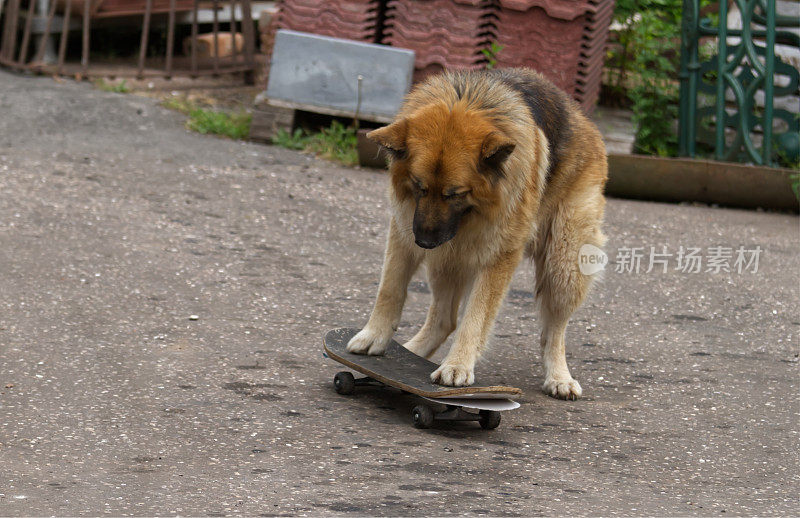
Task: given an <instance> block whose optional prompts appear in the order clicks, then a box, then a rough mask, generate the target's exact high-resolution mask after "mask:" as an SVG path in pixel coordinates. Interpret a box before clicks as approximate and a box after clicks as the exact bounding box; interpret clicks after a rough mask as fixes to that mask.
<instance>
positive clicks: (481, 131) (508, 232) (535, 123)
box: [348, 69, 607, 398]
mask: <svg viewBox="0 0 800 518" xmlns="http://www.w3.org/2000/svg"><path fill="white" fill-rule="evenodd" d="M368 137H369V138H371V139H373V140H375V141H377V142H378V143H379V144H381V145H382V146H383V147H385V148H386V149H388V150H389V151H390V152H391V155H392V160H391V165H390V174H391V188H390V196H391V200H392V208H393V213H392V219H391V222H390V228H389V240H388V244H387V248H386V257H385V261H384V267H383V274H382V277H381V284H380V288H379V290H378V298H377V301H376V303H375V307H374V309H373V311H372V315H371V316H370V320H369V322H368V323H367V325H366V326H365V327H364V329H363V330H362V331H361V332H360V333H359V334H358V335H356V336H355V337H354V338H353V339H352V340H351V341H350V343H349V345H348V349H349V350H350V351H351V352H357V353H365V354H381V353H383V351H384V350H385V347H386V344H387V343H388V341H389V340H390V338H391V336H392V334H393V333H394V331H395V329H396V328H397V324H398V322H399V320H400V314H401V312H402V308H403V304H404V302H405V296H406V288H407V286H408V282H409V281H410V279H411V276H412V275H413V274H414V272H415V271H416V270H417V268H418V267H419V266H420V265H421V264H425V267H426V269H427V273H428V279H429V284H430V286H431V291H432V295H433V301H432V303H431V307H430V309H429V311H428V316H427V319H426V321H425V324H424V325H423V326H422V329H420V331H419V332H418V333H417V334H416V335H415V336H414V337H413V338H412V339H411V340H409V342H407V343H406V344H405V346H406V347H407V348H408V349H410V350H411V351H413V352H415V353H417V354H419V355H421V356H425V357H430V356H432V355H433V354H434V353H435V352H436V350H437V349H438V348H439V346H440V345H441V344H442V343H443V342H444V341H445V340H446V339H447V337H448V336H449V335H450V334H451V333H452V332H453V331H455V337H454V340H453V345H452V346H451V348H450V351H449V353H448V354H447V356H446V357H445V359H444V360H443V362H442V364H441V366H440V367H439V368H438V369H437V370H436V371H435V372H433V373H432V374H431V378H432V380H433V381H435V382H437V383H441V384H443V385H455V386H462V385H469V384H471V383H473V381H474V367H475V362H476V361H477V359H478V357H479V356H480V354H481V352H482V351H483V349H484V348H485V346H486V342H487V340H488V337H489V335H490V331H491V328H492V325H493V323H494V320H495V318H496V316H497V312H498V310H499V308H500V305H501V303H502V300H503V298H504V297H505V294H506V292H507V290H508V285H509V283H510V281H511V276H512V275H513V273H514V270H515V269H516V267H517V265H518V264H519V262H520V261H521V260H522V258H523V257H524V256H529V257H532V258H533V261H534V263H535V266H536V296H537V299H538V302H539V306H540V310H541V313H542V322H543V329H542V338H541V346H542V354H543V363H544V374H545V380H544V384H543V389H544V391H545V392H547V393H548V394H550V395H552V396H554V397H559V398H576V397H578V396H580V395H581V387H580V385H579V384H578V382H577V381H575V380H574V379H573V378H572V376H571V375H570V372H569V369H568V367H567V363H566V358H565V345H564V333H565V329H566V325H567V322H568V320H569V317H570V315H571V314H572V312H573V311H574V310H575V309H576V308H577V307H578V306H579V305H580V304H581V303H582V302H583V300H584V299H585V297H586V294H587V292H588V290H589V287H590V285H591V284H592V280H593V279H592V277H591V276H587V275H583V274H582V273H581V272H580V271H579V269H578V251H579V249H580V247H581V246H582V245H584V244H592V245H595V246H598V247H601V246H602V245H603V243H604V241H605V237H604V236H603V234H602V232H601V230H600V227H601V224H602V219H603V208H604V205H605V200H604V198H603V187H604V185H605V182H606V178H607V165H606V154H605V147H604V145H603V142H602V139H601V137H600V134H599V132H598V131H597V128H595V126H594V125H593V124H592V123H591V122H590V121H589V120H588V119H587V118H586V117H585V116H584V115H583V113H582V112H581V109H580V108H579V107H578V105H577V104H576V103H575V102H574V101H573V100H571V99H570V98H569V97H568V96H567V95H566V94H565V93H563V92H562V91H560V90H559V89H558V88H556V87H555V86H554V85H553V84H552V83H550V82H549V81H547V80H546V79H544V78H543V77H542V76H540V75H539V74H537V73H535V72H533V71H531V70H527V69H503V70H493V71H475V72H462V73H446V74H443V75H440V76H435V77H433V78H430V79H428V80H427V81H426V82H424V83H423V84H421V85H419V86H418V87H416V88H415V89H414V90H413V91H412V92H411V93H410V94H409V95H408V97H407V98H406V102H405V103H404V105H403V107H402V108H401V110H400V112H399V113H398V114H397V117H396V118H395V121H394V122H393V123H392V124H391V125H389V126H386V127H384V128H380V129H378V130H375V131H372V132H371V133H370V134H369V135H368ZM462 300H463V301H465V307H464V313H463V317H462V319H461V322H460V323H458V322H457V320H458V310H459V307H460V306H461V302H462Z"/></svg>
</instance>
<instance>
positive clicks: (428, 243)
mask: <svg viewBox="0 0 800 518" xmlns="http://www.w3.org/2000/svg"><path fill="white" fill-rule="evenodd" d="M414 242H415V243H416V244H417V246H418V247H420V248H427V249H428V250H430V249H431V248H436V247H437V246H439V243H438V242H436V241H434V240H433V239H425V238H419V237H417V238H414Z"/></svg>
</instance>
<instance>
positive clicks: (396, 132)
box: [367, 119, 408, 159]
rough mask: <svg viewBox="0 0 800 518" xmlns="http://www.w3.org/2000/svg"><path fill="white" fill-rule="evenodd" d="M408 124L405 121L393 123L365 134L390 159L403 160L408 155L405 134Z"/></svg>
mask: <svg viewBox="0 0 800 518" xmlns="http://www.w3.org/2000/svg"><path fill="white" fill-rule="evenodd" d="M407 133H408V122H407V121H406V120H405V119H400V120H399V121H396V122H393V123H391V124H389V125H388V126H384V127H382V128H378V129H376V130H372V131H370V132H369V133H367V138H368V139H370V140H371V141H373V142H376V143H378V144H380V145H381V146H383V147H384V148H386V149H387V150H388V151H389V153H391V155H392V158H396V159H403V158H405V157H406V155H407V154H408V147H407V146H406V134H407Z"/></svg>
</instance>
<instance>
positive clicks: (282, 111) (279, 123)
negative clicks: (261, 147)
mask: <svg viewBox="0 0 800 518" xmlns="http://www.w3.org/2000/svg"><path fill="white" fill-rule="evenodd" d="M294 116H295V110H294V109H292V108H281V107H277V106H270V105H268V104H263V103H262V104H259V105H256V106H255V107H253V117H252V119H251V121H250V140H255V141H257V142H266V143H268V144H269V143H271V142H272V138H273V137H274V136H275V135H276V134H277V133H278V131H279V130H285V131H289V132H291V131H292V128H293V127H294Z"/></svg>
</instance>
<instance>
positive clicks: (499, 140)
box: [480, 133, 516, 177]
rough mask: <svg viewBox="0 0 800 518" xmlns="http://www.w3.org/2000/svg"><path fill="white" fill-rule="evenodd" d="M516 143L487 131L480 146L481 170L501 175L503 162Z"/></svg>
mask: <svg viewBox="0 0 800 518" xmlns="http://www.w3.org/2000/svg"><path fill="white" fill-rule="evenodd" d="M515 147H516V145H515V144H514V143H513V142H511V141H510V140H508V139H507V138H505V137H503V136H502V135H499V134H497V133H489V134H488V135H487V136H486V138H485V139H484V140H483V145H482V146H481V164H480V165H481V170H482V171H485V172H486V173H491V174H494V175H495V176H497V177H502V176H503V164H504V163H505V161H506V160H507V159H508V157H509V156H510V155H511V153H512V152H513V151H514V148H515Z"/></svg>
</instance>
